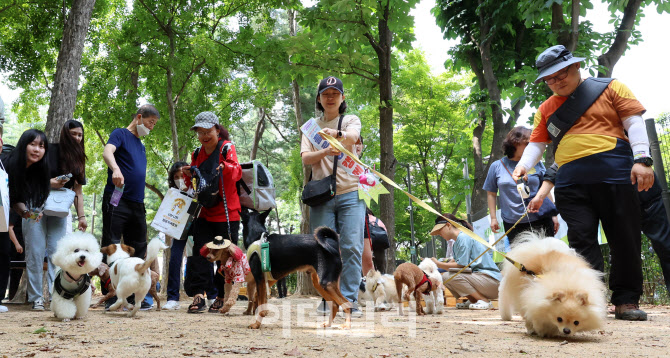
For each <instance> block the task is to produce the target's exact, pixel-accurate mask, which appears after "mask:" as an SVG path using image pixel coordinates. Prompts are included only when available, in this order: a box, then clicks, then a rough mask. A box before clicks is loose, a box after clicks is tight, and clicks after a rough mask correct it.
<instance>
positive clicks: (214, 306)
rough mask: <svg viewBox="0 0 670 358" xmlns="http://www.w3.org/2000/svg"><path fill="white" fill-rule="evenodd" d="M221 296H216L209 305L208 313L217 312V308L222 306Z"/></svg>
mask: <svg viewBox="0 0 670 358" xmlns="http://www.w3.org/2000/svg"><path fill="white" fill-rule="evenodd" d="M223 304H224V302H223V298H218V297H217V298H216V299H215V300H214V302H213V303H212V305H211V306H209V311H207V312H209V313H219V310H220V309H221V308H223Z"/></svg>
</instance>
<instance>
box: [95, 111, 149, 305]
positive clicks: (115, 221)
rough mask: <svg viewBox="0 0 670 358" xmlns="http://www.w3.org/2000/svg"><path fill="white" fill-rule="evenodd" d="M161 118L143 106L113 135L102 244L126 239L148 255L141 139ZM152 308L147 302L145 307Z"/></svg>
mask: <svg viewBox="0 0 670 358" xmlns="http://www.w3.org/2000/svg"><path fill="white" fill-rule="evenodd" d="M159 118H160V114H159V113H158V110H157V109H156V107H154V106H153V105H150V104H145V105H142V106H141V107H140V108H139V109H138V110H137V113H136V114H135V116H134V117H133V121H132V122H130V125H129V126H128V127H126V128H116V129H114V131H112V134H111V135H110V136H109V140H108V141H107V144H106V145H105V149H104V152H103V154H102V157H103V158H104V159H105V163H106V164H107V167H108V169H107V185H106V186H105V192H104V195H103V197H102V242H101V247H105V246H107V245H111V244H118V243H120V242H121V238H123V243H124V244H126V245H129V246H131V247H133V248H134V249H135V254H134V256H135V257H140V258H144V256H145V254H146V251H147V222H146V210H145V208H144V186H145V183H146V181H145V180H146V175H147V155H146V150H145V148H144V144H143V143H142V141H141V139H140V138H141V137H144V136H146V135H147V134H149V132H150V131H151V130H152V129H153V128H154V126H155V125H156V122H158V119H159ZM119 194H121V195H120V198H119V197H118V196H119ZM108 264H111V263H109V262H108ZM103 286H104V283H103ZM106 291H107V290H106V287H103V294H104V293H106ZM115 300H116V297H115V298H114V299H110V300H108V301H107V304H106V305H105V306H106V307H109V305H111V304H112V303H113V302H110V301H115ZM145 306H148V307H145ZM150 307H151V305H147V304H146V303H144V302H143V304H142V308H150Z"/></svg>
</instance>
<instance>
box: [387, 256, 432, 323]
mask: <svg viewBox="0 0 670 358" xmlns="http://www.w3.org/2000/svg"><path fill="white" fill-rule="evenodd" d="M393 278H394V279H395V288H396V291H397V294H398V297H399V300H400V302H399V303H400V304H399V305H398V312H399V313H400V315H403V312H402V301H403V299H404V300H406V301H409V295H410V294H411V293H412V292H414V299H415V300H416V314H417V315H419V316H423V315H425V314H426V313H425V312H424V311H423V307H422V306H421V294H422V293H423V294H424V295H427V294H429V293H430V292H432V291H435V290H437V289H438V288H439V287H440V285H441V284H442V282H439V281H438V280H436V279H435V278H430V277H428V275H426V274H425V273H424V272H423V271H422V270H421V269H420V268H419V266H417V265H415V264H413V263H410V262H405V263H403V264H400V266H398V268H396V270H395V272H394V273H393ZM403 284H404V285H407V292H405V294H404V295H403V294H402V285H403Z"/></svg>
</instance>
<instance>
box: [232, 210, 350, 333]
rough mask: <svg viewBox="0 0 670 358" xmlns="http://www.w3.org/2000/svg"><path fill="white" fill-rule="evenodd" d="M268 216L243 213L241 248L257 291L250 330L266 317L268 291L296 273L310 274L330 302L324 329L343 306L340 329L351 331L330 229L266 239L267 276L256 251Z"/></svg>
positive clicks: (337, 251) (251, 305) (252, 297)
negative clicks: (268, 267) (267, 255)
mask: <svg viewBox="0 0 670 358" xmlns="http://www.w3.org/2000/svg"><path fill="white" fill-rule="evenodd" d="M269 213H270V211H264V212H262V213H259V212H257V211H255V210H249V211H247V210H246V209H243V210H242V223H243V224H244V229H243V236H244V246H245V247H247V250H248V251H247V257H248V259H249V266H250V267H251V273H252V274H253V279H254V281H255V282H254V285H253V286H255V287H256V291H257V292H256V294H250V296H249V301H250V302H249V308H250V311H256V310H258V312H257V314H256V321H255V322H254V323H253V324H251V325H250V326H249V328H254V329H257V328H260V326H261V321H262V319H263V317H265V315H266V314H267V310H266V309H264V305H265V304H266V303H267V293H268V292H267V289H268V287H270V286H272V285H274V284H275V283H276V282H277V280H280V279H281V278H283V277H285V276H287V275H289V274H291V273H293V272H296V271H305V272H307V273H309V274H310V275H311V278H312V284H314V288H316V290H317V291H319V294H320V295H321V296H322V297H323V298H324V299H325V300H326V301H328V302H329V303H330V302H332V304H331V314H330V315H329V316H328V320H327V321H326V322H324V323H323V326H324V327H330V326H331V324H332V322H333V319H334V318H335V314H337V311H338V310H339V307H340V306H342V308H343V310H344V313H345V323H344V325H343V326H342V327H341V328H344V329H349V328H351V303H350V302H349V301H348V300H347V299H346V298H345V297H344V296H343V295H342V293H341V292H340V282H339V281H340V274H341V273H342V258H341V257H340V245H339V241H338V240H339V236H338V235H337V233H336V232H335V231H334V230H332V229H330V228H327V227H320V228H318V229H316V230H315V232H314V235H278V234H272V235H268V236H267V241H268V242H269V244H270V249H269V250H270V263H271V271H270V272H269V274H268V273H264V272H263V270H262V267H261V259H260V253H259V252H258V250H257V249H256V248H257V247H258V246H259V240H260V239H261V237H262V236H263V234H266V235H267V230H266V228H265V219H266V218H267V216H268V214H269ZM266 280H267V284H268V285H267V286H266ZM252 302H253V303H252Z"/></svg>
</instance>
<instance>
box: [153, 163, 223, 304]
mask: <svg viewBox="0 0 670 358" xmlns="http://www.w3.org/2000/svg"><path fill="white" fill-rule="evenodd" d="M187 165H188V163H186V162H176V163H174V164H172V167H171V168H170V171H169V173H168V187H169V188H175V189H179V190H181V191H184V192H186V193H187V194H192V193H193V189H188V186H187V185H186V182H185V181H184V173H183V172H182V170H181V169H182V168H183V167H185V166H187ZM191 227H192V225H191V226H189V228H187V229H186V230H184V233H183V235H182V236H181V237H169V236H168V240H169V241H170V245H171V247H170V264H169V271H168V282H167V304H166V305H165V306H163V308H164V309H166V310H177V309H179V296H180V294H179V287H180V282H181V277H182V272H183V271H182V263H183V259H184V248H185V247H186V242H187V240H188V236H189V235H191V234H192V231H191ZM216 295H217V290H216V288H215V287H214V286H212V288H210V290H209V291H207V297H216Z"/></svg>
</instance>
